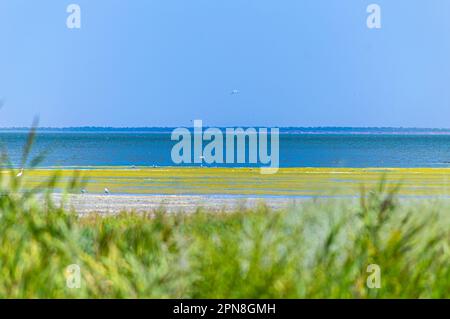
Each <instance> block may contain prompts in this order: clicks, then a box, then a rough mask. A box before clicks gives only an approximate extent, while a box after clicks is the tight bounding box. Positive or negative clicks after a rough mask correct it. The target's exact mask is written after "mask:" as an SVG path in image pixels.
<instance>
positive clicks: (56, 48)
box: [0, 0, 450, 127]
mask: <svg viewBox="0 0 450 319" xmlns="http://www.w3.org/2000/svg"><path fill="white" fill-rule="evenodd" d="M70 3H77V4H79V5H80V6H81V10H82V11H81V14H82V16H81V19H82V22H81V23H82V27H81V29H80V30H70V29H68V28H67V27H66V18H67V16H68V14H67V13H66V7H67V5H69V4H70ZM370 3H377V4H379V5H380V6H381V9H382V28H381V29H380V30H370V29H368V28H367V27H366V18H367V15H368V14H367V13H366V7H367V6H368V5H369V4H370ZM449 14H450V1H448V0H433V1H426V0H420V1H419V0H408V1H406V0H396V1H392V0H390V1H388V0H383V1H381V0H370V1H364V0H352V1H342V0H283V1H275V0H226V1H225V0H220V1H219V0H214V1H213V0H131V1H122V0H95V1H92V0H71V1H63V0H33V1H32V0H2V1H1V2H0V39H1V50H0V97H2V98H3V99H4V100H5V105H4V107H3V108H2V109H1V110H0V126H2V127H5V126H27V125H29V124H30V123H31V121H32V118H33V116H34V115H39V116H40V122H41V125H42V126H55V127H63V126H85V125H94V126H120V127H123V126H178V125H190V120H191V119H202V120H203V121H204V124H205V125H210V126H228V125H254V126H404V127H450V15H449ZM234 89H237V90H239V92H240V93H239V94H234V95H231V94H230V92H231V91H232V90H234Z"/></svg>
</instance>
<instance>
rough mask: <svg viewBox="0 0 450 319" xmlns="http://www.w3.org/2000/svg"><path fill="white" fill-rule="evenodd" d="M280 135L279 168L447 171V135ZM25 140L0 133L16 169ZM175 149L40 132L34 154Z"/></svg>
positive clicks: (115, 162) (92, 133) (163, 142)
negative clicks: (395, 168)
mask: <svg viewBox="0 0 450 319" xmlns="http://www.w3.org/2000/svg"><path fill="white" fill-rule="evenodd" d="M281 132H282V133H281V135H280V166H281V167H450V134H449V132H447V131H436V130H431V131H426V130H420V131H417V130H413V131H405V130H400V131H398V130H393V129H390V130H387V129H384V130H382V129H354V130H350V129H328V130H325V129H303V130H302V129H294V128H291V129H282V130H281ZM26 137H27V133H26V132H22V131H2V132H0V144H1V146H2V147H5V148H6V149H7V151H8V154H9V157H10V158H11V161H12V162H13V164H15V165H17V166H18V165H20V159H21V154H22V149H23V146H24V144H25V142H26ZM175 143H176V142H175V141H171V139H170V130H169V129H166V130H164V129H161V130H147V131H137V130H135V131H133V130H128V131H127V130H123V131H113V130H85V131H83V130H77V131H43V132H39V133H38V136H37V139H36V142H35V145H34V148H33V154H34V155H36V154H38V153H40V152H43V151H46V152H47V155H46V157H45V160H44V161H43V162H42V164H41V166H59V165H60V166H122V165H136V166H141V165H142V166H153V165H154V166H174V165H175V164H174V163H173V162H172V160H171V155H170V154H171V149H172V147H173V145H174V144H175ZM188 165H189V166H193V164H188ZM203 166H206V165H205V164H203ZM210 166H225V167H226V166H258V165H244V164H235V165H231V164H222V165H218V164H213V165H210Z"/></svg>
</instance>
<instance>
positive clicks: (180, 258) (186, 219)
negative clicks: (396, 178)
mask: <svg viewBox="0 0 450 319" xmlns="http://www.w3.org/2000/svg"><path fill="white" fill-rule="evenodd" d="M32 140H33V132H32V133H31V134H30V139H29V142H28V143H27V146H26V147H25V149H24V156H23V161H22V167H27V169H28V168H32V167H35V166H36V165H37V164H38V163H39V157H38V158H37V159H34V160H31V161H28V154H29V150H30V148H31V144H32ZM3 162H4V163H6V164H5V165H4V167H5V168H4V170H3V173H2V174H0V298H53V297H59V298H89V297H92V298H141V297H146V298H169V297H173V298H178V297H183V298H216V297H217V298H319V297H324V298H392V297H395V298H406V297H408V298H442V297H447V298H448V297H450V258H449V257H450V249H449V248H450V209H449V207H448V205H446V204H445V202H444V201H443V202H441V204H439V203H438V202H435V203H433V202H431V201H421V202H419V203H416V204H414V205H412V204H408V203H409V202H402V204H400V203H399V202H398V201H397V200H396V196H395V194H396V192H397V189H396V188H395V187H394V188H393V187H387V186H386V184H385V182H384V181H381V182H380V183H379V186H378V187H376V188H373V189H371V190H369V191H366V190H364V189H363V190H361V200H360V203H359V204H355V201H350V200H349V201H335V200H328V201H326V200H311V201H308V202H307V203H305V204H303V205H302V206H300V207H296V208H289V209H286V210H285V211H277V212H274V211H270V210H269V209H267V208H266V207H260V208H258V209H256V210H240V211H237V212H235V213H214V214H212V213H208V212H202V211H198V212H197V213H195V214H166V213H165V212H164V211H163V210H160V211H154V212H149V213H148V214H140V215H138V214H132V213H123V214H121V215H118V216H100V215H89V216H88V217H79V216H77V215H76V213H75V212H73V211H69V210H67V209H65V208H64V201H63V202H62V203H60V204H57V205H56V204H54V203H53V202H52V196H51V194H52V190H53V189H54V188H55V185H60V184H61V183H60V177H61V175H60V174H59V173H58V172H53V175H52V176H50V177H49V178H48V180H47V181H42V182H41V183H40V184H39V185H36V186H35V187H32V188H30V187H24V181H23V176H24V174H21V172H22V171H21V170H17V169H14V168H13V167H12V165H10V164H9V162H8V158H7V156H6V155H4V156H3ZM81 184H83V181H82V180H81V179H80V175H79V174H77V173H76V172H75V173H74V174H73V176H71V178H70V179H65V186H64V189H65V190H66V192H67V193H70V192H72V191H75V192H78V191H79V189H80V187H82V185H81ZM73 264H76V265H78V266H79V269H80V271H81V286H80V288H75V289H71V288H69V287H68V286H67V278H68V277H67V275H68V273H67V269H68V268H67V267H68V266H69V265H73ZM370 264H377V265H379V267H380V269H381V288H380V289H369V288H368V287H367V285H366V281H367V278H368V276H369V275H370V273H368V272H367V267H368V265H370Z"/></svg>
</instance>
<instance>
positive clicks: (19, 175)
mask: <svg viewBox="0 0 450 319" xmlns="http://www.w3.org/2000/svg"><path fill="white" fill-rule="evenodd" d="M22 175H23V168H22V169H21V170H20V172H19V173H18V174H17V175H16V177H21V176H22Z"/></svg>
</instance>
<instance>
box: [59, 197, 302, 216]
mask: <svg viewBox="0 0 450 319" xmlns="http://www.w3.org/2000/svg"><path fill="white" fill-rule="evenodd" d="M54 196H55V199H56V201H59V200H60V199H61V195H54ZM304 200H306V199H302V198H289V197H264V198H262V197H241V196H214V195H97V194H82V195H69V197H68V198H67V203H68V204H67V205H68V206H69V207H70V208H73V209H74V210H75V211H76V212H77V213H79V214H81V215H83V214H88V213H100V214H117V213H120V212H123V211H126V212H148V211H152V210H156V209H158V208H164V210H165V211H166V212H168V213H176V212H184V213H193V212H195V211H196V210H197V209H199V208H200V209H205V210H208V211H217V212H219V211H226V212H230V211H233V210H236V209H238V208H244V207H245V208H254V207H256V206H258V205H260V204H263V203H264V204H265V205H267V206H268V207H270V208H272V209H282V208H285V207H288V206H293V205H297V204H299V203H300V202H301V201H304Z"/></svg>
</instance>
